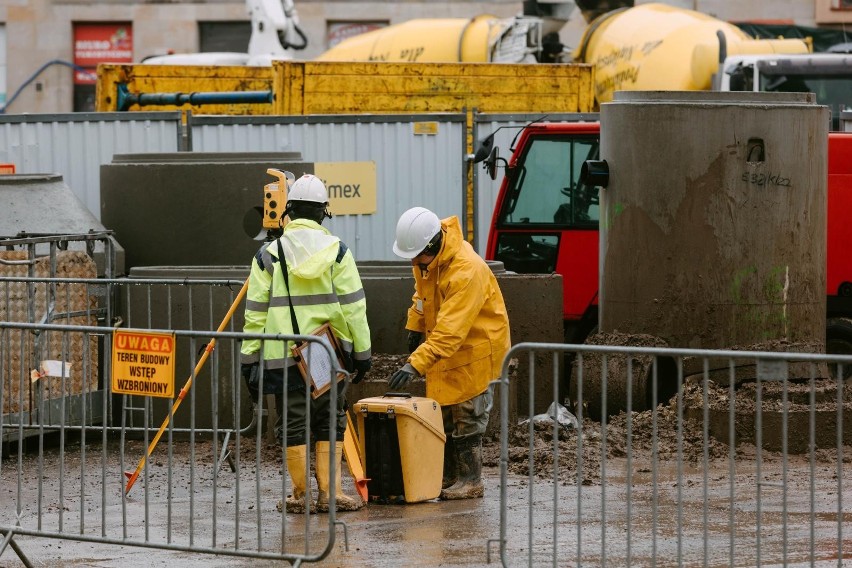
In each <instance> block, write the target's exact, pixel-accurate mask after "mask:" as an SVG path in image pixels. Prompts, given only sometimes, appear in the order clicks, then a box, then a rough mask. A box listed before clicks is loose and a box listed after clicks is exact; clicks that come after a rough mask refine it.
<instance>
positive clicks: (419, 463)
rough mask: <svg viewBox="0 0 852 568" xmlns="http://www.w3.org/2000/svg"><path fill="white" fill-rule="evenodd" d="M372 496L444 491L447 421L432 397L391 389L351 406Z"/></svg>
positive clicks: (384, 499) (393, 498) (395, 498)
mask: <svg viewBox="0 0 852 568" xmlns="http://www.w3.org/2000/svg"><path fill="white" fill-rule="evenodd" d="M352 409H353V411H354V412H355V414H356V416H357V417H358V443H359V445H360V447H361V455H362V456H363V457H364V464H365V470H366V472H365V477H366V478H367V479H368V482H367V488H368V493H369V498H370V501H373V502H379V503H403V502H404V503H418V502H420V501H428V500H430V499H436V498H437V497H438V496H439V495H440V494H441V478H442V476H443V472H444V442H445V441H446V439H447V437H446V436H445V435H444V422H443V419H442V418H441V406H440V405H439V404H438V403H437V402H435V401H434V400H432V399H431V398H424V397H412V396H411V395H410V394H408V393H388V394H386V395H384V396H377V397H371V398H364V399H361V400H359V401H358V402H356V403H355V404H354V405H353V406H352Z"/></svg>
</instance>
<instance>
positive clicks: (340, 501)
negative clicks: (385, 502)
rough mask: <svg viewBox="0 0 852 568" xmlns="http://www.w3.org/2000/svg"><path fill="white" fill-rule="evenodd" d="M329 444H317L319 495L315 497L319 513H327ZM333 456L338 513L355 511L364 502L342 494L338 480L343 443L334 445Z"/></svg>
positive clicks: (340, 483) (339, 480)
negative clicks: (334, 455)
mask: <svg viewBox="0 0 852 568" xmlns="http://www.w3.org/2000/svg"><path fill="white" fill-rule="evenodd" d="M330 446H331V442H317V463H316V470H317V485H318V486H319V493H318V495H317V510H318V511H319V512H320V513H327V512H328V495H329V490H330V488H331V484H330V479H329V471H328V453H329V449H330ZM335 450H336V451H335V454H336V458H337V462H336V463H337V465H336V466H335V478H336V479H335V480H334V491H335V496H336V499H337V510H338V511H357V510H358V509H360V508H361V507H363V506H364V502H363V501H361V499H360V498H358V497H354V498H353V497H350V496H348V495H346V494H344V493H343V487H342V482H341V479H340V466H341V463H340V462H341V460H342V458H343V442H338V443H337V444H335Z"/></svg>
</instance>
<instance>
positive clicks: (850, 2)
mask: <svg viewBox="0 0 852 568" xmlns="http://www.w3.org/2000/svg"><path fill="white" fill-rule="evenodd" d="M831 9H832V10H852V0H831Z"/></svg>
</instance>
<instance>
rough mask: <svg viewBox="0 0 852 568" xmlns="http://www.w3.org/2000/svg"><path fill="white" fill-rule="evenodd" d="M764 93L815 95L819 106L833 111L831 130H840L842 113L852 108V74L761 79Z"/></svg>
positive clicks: (765, 77) (767, 77)
mask: <svg viewBox="0 0 852 568" xmlns="http://www.w3.org/2000/svg"><path fill="white" fill-rule="evenodd" d="M760 85H761V87H762V90H763V91H768V92H780V93H814V94H816V100H817V104H820V105H826V106H828V107H829V108H830V109H831V129H832V130H839V129H840V113H841V112H842V111H845V110H849V109H850V108H852V73H850V74H848V75H820V76H808V75H780V76H778V75H774V76H773V75H770V76H763V75H761V78H760Z"/></svg>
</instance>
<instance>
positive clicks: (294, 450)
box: [277, 446, 316, 513]
mask: <svg viewBox="0 0 852 568" xmlns="http://www.w3.org/2000/svg"><path fill="white" fill-rule="evenodd" d="M307 450H308V448H307V446H289V447H288V448H287V472H288V473H289V474H290V481H292V482H293V494H292V495H288V496H287V499H286V502H285V503H286V507H287V512H288V513H304V512H305V507H306V506H310V507H311V512H314V511H315V510H316V509H315V508H314V507H313V506H312V504H311V495H310V493H309V492H308V491H307V487H308V484H307V479H306V478H305V460H306V459H307ZM277 508H278V511H279V512H280V511H281V509H282V508H284V504H283V503H282V502H281V501H278V506H277Z"/></svg>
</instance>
